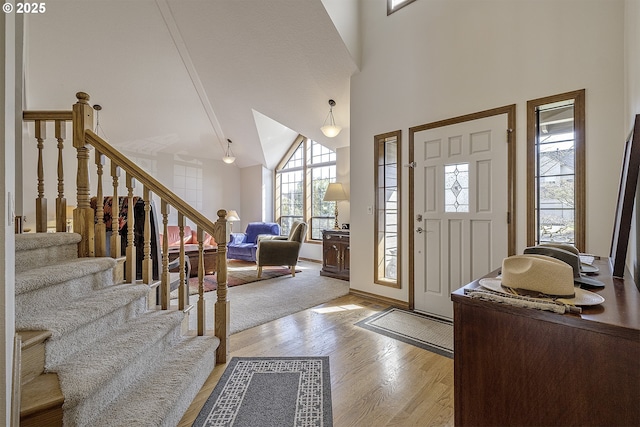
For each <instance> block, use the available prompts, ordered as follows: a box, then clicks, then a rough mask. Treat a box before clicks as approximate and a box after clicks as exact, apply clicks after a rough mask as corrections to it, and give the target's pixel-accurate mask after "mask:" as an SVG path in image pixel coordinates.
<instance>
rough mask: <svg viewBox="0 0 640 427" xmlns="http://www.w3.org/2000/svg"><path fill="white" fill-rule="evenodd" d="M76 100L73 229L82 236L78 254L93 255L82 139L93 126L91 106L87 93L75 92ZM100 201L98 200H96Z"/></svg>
mask: <svg viewBox="0 0 640 427" xmlns="http://www.w3.org/2000/svg"><path fill="white" fill-rule="evenodd" d="M76 98H78V102H76V103H75V104H74V105H73V146H74V147H75V149H76V151H77V153H78V154H77V158H78V173H77V175H76V187H77V201H78V207H77V208H76V209H74V211H73V231H74V232H75V233H79V234H80V235H81V236H82V239H81V240H80V243H78V256H79V257H91V256H95V229H94V223H93V222H94V221H93V218H94V213H93V209H92V208H91V205H90V197H91V196H90V194H91V189H90V186H89V150H90V148H89V147H88V146H87V145H86V143H85V139H84V131H85V130H86V129H91V128H92V127H93V108H91V105H89V95H88V94H86V93H84V92H78V93H76ZM98 203H100V201H98Z"/></svg>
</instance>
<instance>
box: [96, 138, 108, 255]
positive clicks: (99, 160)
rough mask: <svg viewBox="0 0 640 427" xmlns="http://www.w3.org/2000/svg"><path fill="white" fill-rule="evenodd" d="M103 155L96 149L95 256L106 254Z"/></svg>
mask: <svg viewBox="0 0 640 427" xmlns="http://www.w3.org/2000/svg"><path fill="white" fill-rule="evenodd" d="M104 162H105V156H104V154H102V153H100V152H99V151H98V150H96V167H97V175H98V189H97V194H96V217H97V218H96V219H97V222H96V226H95V236H96V248H95V251H96V256H107V228H106V226H105V224H104V195H103V192H102V173H103V169H104Z"/></svg>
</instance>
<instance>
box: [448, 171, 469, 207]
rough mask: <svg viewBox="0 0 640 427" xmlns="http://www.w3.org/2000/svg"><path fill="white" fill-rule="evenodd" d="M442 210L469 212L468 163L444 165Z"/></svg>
mask: <svg viewBox="0 0 640 427" xmlns="http://www.w3.org/2000/svg"><path fill="white" fill-rule="evenodd" d="M444 211H445V212H469V164H468V163H458V164H455V165H446V166H445V167H444Z"/></svg>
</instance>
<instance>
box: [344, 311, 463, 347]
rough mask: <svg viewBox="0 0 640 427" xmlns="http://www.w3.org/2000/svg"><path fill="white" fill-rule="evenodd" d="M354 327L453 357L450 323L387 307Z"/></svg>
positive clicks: (451, 326) (451, 327)
mask: <svg viewBox="0 0 640 427" xmlns="http://www.w3.org/2000/svg"><path fill="white" fill-rule="evenodd" d="M356 326H360V327H362V328H365V329H368V330H370V331H373V332H377V333H379V334H382V335H385V336H388V337H390V338H394V339H397V340H399V341H402V342H406V343H407V344H411V345H415V346H416V347H420V348H424V349H425V350H429V351H431V352H433V353H437V354H440V355H442V356H446V357H449V358H451V359H452V358H453V324H452V323H451V322H449V321H446V320H442V319H438V318H436V317H431V316H426V315H422V314H418V313H415V312H412V311H405V310H400V309H398V308H389V309H387V310H384V311H381V312H380V313H376V314H374V315H373V316H370V317H367V318H366V319H363V320H361V321H359V322H358V323H356Z"/></svg>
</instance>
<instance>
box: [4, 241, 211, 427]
mask: <svg viewBox="0 0 640 427" xmlns="http://www.w3.org/2000/svg"><path fill="white" fill-rule="evenodd" d="M79 240H80V235H78V234H73V233H28V234H20V235H16V313H15V316H16V330H17V331H34V330H35V331H39V330H46V331H50V338H48V339H47V340H46V341H45V342H44V367H43V368H44V373H41V372H37V373H36V374H35V375H31V376H25V374H24V367H23V393H22V394H23V404H24V400H25V398H24V396H25V395H32V394H34V393H37V391H38V390H33V389H34V388H35V389H37V388H38V386H32V387H31V388H30V386H29V384H28V382H29V381H32V382H33V384H37V382H38V378H43V377H44V376H46V373H51V372H54V373H56V374H57V376H58V379H59V386H60V390H61V391H62V395H63V396H64V403H63V405H62V414H63V416H62V417H63V420H64V425H65V426H67V425H68V426H175V425H176V424H177V423H178V421H179V420H180V419H181V417H182V415H183V414H184V412H185V411H186V409H187V408H188V407H189V405H190V404H191V401H192V400H193V398H194V397H195V395H196V394H197V392H198V391H199V390H200V388H201V386H202V384H203V383H204V381H205V380H206V378H207V377H208V376H209V374H210V373H211V371H212V369H213V367H214V365H215V351H216V348H217V347H218V344H219V340H218V339H217V338H216V337H214V336H203V337H197V336H193V335H190V334H188V335H182V334H181V327H182V324H183V318H184V316H185V315H184V313H183V312H181V311H177V310H166V311H159V310H149V309H148V308H147V307H148V303H147V298H148V297H149V295H150V292H149V289H150V288H149V286H148V285H146V284H127V283H124V284H117V283H116V282H115V281H114V269H115V268H116V261H115V260H114V259H112V258H77V243H78V241H79ZM31 370H33V369H31ZM31 377H33V378H31ZM25 382H27V384H24V383H25ZM42 394H43V396H41V400H42V401H43V402H42V403H41V406H46V403H44V401H45V400H46V399H47V396H45V395H44V394H47V393H42ZM32 406H33V405H32ZM23 408H24V405H23ZM33 411H34V410H31V412H33ZM30 416H31V415H30ZM22 417H23V425H27V424H29V422H28V420H26V419H25V418H28V417H26V416H25V415H24V409H23V415H22ZM33 420H37V417H33ZM38 423H40V421H32V422H31V424H34V425H38Z"/></svg>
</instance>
